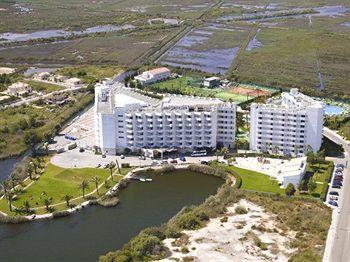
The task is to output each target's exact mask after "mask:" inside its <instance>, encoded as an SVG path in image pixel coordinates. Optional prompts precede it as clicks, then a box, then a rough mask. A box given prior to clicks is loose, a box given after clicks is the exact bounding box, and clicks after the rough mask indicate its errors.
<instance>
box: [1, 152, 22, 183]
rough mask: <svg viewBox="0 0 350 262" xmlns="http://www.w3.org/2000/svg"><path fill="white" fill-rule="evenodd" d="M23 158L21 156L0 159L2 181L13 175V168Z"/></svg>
mask: <svg viewBox="0 0 350 262" xmlns="http://www.w3.org/2000/svg"><path fill="white" fill-rule="evenodd" d="M20 159H22V158H21V157H19V158H9V159H5V160H0V182H1V181H4V180H5V179H6V178H8V177H9V176H10V175H11V172H12V169H13V167H14V166H15V164H16V163H17V162H18V161H20Z"/></svg>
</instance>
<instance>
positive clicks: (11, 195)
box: [6, 191, 15, 212]
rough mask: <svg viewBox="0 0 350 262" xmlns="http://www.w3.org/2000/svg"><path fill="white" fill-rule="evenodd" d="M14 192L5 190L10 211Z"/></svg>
mask: <svg viewBox="0 0 350 262" xmlns="http://www.w3.org/2000/svg"><path fill="white" fill-rule="evenodd" d="M14 196H15V193H14V192H12V191H7V194H6V198H7V200H8V202H9V207H10V211H11V212H12V201H13V199H14Z"/></svg>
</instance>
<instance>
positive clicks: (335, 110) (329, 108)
mask: <svg viewBox="0 0 350 262" xmlns="http://www.w3.org/2000/svg"><path fill="white" fill-rule="evenodd" d="M324 112H325V114H326V115H327V116H334V115H341V114H342V113H343V112H344V109H343V108H342V107H340V106H334V105H326V106H325V108H324Z"/></svg>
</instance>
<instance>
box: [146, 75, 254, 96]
mask: <svg viewBox="0 0 350 262" xmlns="http://www.w3.org/2000/svg"><path fill="white" fill-rule="evenodd" d="M201 82H202V80H201V76H199V75H198V76H196V75H191V76H189V75H188V76H183V77H180V78H175V79H171V80H167V81H163V82H159V83H156V84H154V85H152V86H150V87H149V88H150V89H152V90H155V91H158V92H164V93H175V94H183V95H197V96H205V97H216V98H220V99H223V100H225V101H229V100H230V101H232V102H238V103H239V102H243V101H246V100H247V96H245V95H240V94H234V93H232V92H229V91H226V90H223V89H219V88H214V89H208V88H204V87H200V85H201ZM250 98H252V97H250V96H248V99H250Z"/></svg>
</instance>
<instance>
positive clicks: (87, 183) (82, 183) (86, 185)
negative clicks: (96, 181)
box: [79, 180, 89, 198]
mask: <svg viewBox="0 0 350 262" xmlns="http://www.w3.org/2000/svg"><path fill="white" fill-rule="evenodd" d="M88 187H89V182H88V181H87V180H83V182H81V184H80V185H79V188H80V189H81V190H82V191H83V198H85V189H87V188H88Z"/></svg>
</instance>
